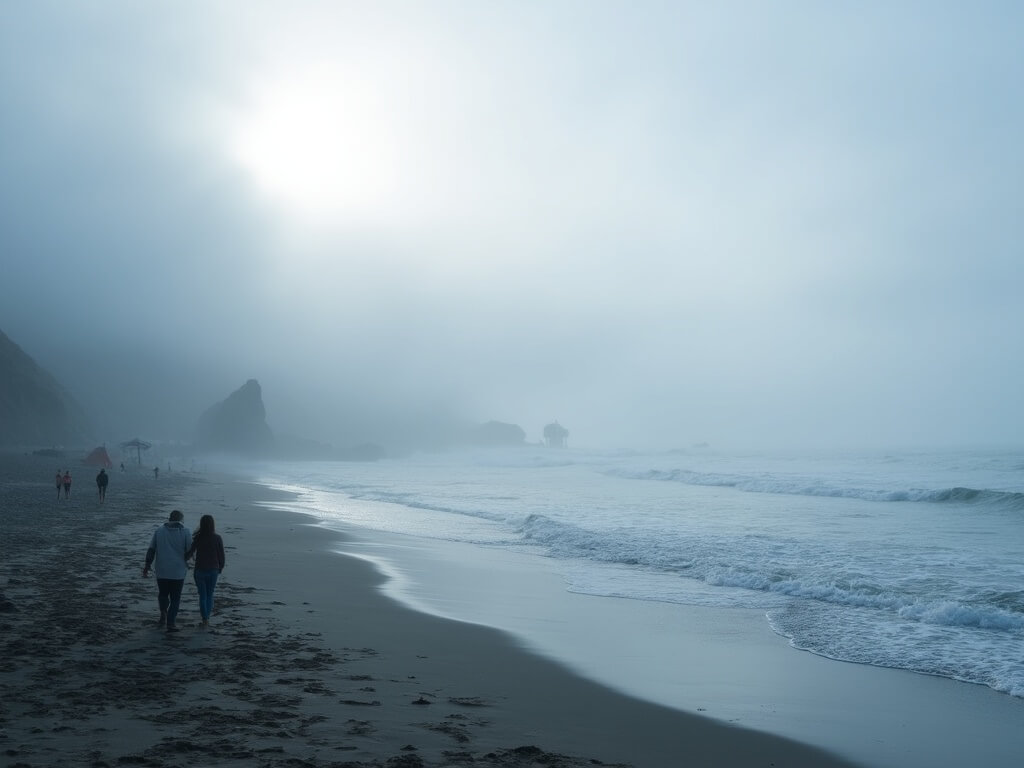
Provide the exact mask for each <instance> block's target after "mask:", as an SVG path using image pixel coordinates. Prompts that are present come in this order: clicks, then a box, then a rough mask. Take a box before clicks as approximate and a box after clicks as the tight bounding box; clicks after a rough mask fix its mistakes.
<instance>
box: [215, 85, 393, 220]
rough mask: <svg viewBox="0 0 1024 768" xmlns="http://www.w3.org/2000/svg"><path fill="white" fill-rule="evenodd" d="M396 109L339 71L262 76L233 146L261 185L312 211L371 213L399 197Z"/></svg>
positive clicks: (320, 214)
mask: <svg viewBox="0 0 1024 768" xmlns="http://www.w3.org/2000/svg"><path fill="white" fill-rule="evenodd" d="M389 112H393V109H391V108H390V107H389V104H388V103H387V101H386V100H385V99H384V98H383V96H382V95H381V94H379V93H375V92H374V91H373V90H372V89H370V88H369V87H367V85H366V84H365V83H362V84H360V83H357V82H353V81H351V80H346V79H345V77H344V76H339V74H338V73H337V72H335V71H322V70H321V71H316V70H312V71H306V72H297V73H293V74H292V75H290V76H289V77H287V78H278V79H275V80H271V81H269V82H262V83H260V84H259V85H258V86H257V87H256V88H254V89H253V96H252V98H251V100H250V104H249V107H248V109H247V110H246V111H245V112H244V113H243V114H242V115H240V116H239V119H238V122H237V125H236V128H235V130H234V131H233V132H232V133H233V136H232V137H231V139H230V141H231V153H232V155H233V156H234V157H235V159H236V161H237V162H238V163H239V164H240V165H241V166H242V168H244V169H245V171H246V172H247V173H248V174H249V176H250V177H251V178H252V180H253V182H254V183H255V185H256V186H257V187H258V188H259V189H260V190H261V192H262V193H263V194H265V195H267V196H268V197H269V198H270V199H272V200H273V201H274V202H275V203H276V204H278V205H281V206H283V207H285V208H287V209H289V211H290V212H291V213H293V214H296V215H299V216H302V217H305V218H327V219H335V218H341V219H365V218H369V217H374V216H376V215H380V214H381V213H382V212H383V211H384V210H385V209H386V208H387V207H388V206H389V205H391V204H392V203H394V202H397V200H396V198H397V197H399V196H400V193H401V190H400V187H399V174H398V168H399V158H398V154H399V148H398V142H397V140H396V135H395V131H394V128H393V126H394V123H395V117H396V116H395V115H394V114H389Z"/></svg>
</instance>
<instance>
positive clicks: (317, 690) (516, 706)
mask: <svg viewBox="0 0 1024 768" xmlns="http://www.w3.org/2000/svg"><path fill="white" fill-rule="evenodd" d="M58 463H60V462H59V461H54V460H53V459H41V458H37V457H29V456H20V455H4V456H3V457H2V461H0V488H2V497H0V498H2V506H0V534H2V537H0V540H2V548H3V559H2V561H0V756H2V760H3V763H4V764H5V765H10V766H52V765H85V766H95V767H96V768H102V767H103V766H123V765H142V766H154V767H160V768H170V767H171V766H186V765H203V766H268V767H276V766H310V767H311V768H312V767H316V768H319V767H320V766H337V767H342V766H347V767H348V768H368V767H369V766H375V767H379V768H416V767H417V766H429V767H434V766H438V767H439V766H483V767H485V768H486V767H489V766H555V767H556V768H557V767H558V766H563V767H564V768H576V767H578V766H592V765H632V766H635V767H636V768H662V767H664V768H670V767H676V766H764V767H765V768H768V767H769V766H779V767H781V766H789V767H790V768H800V767H801V766H818V767H820V768H829V767H830V766H842V765H847V763H844V762H843V761H841V760H840V759H838V758H836V757H833V756H831V755H828V754H826V753H824V752H821V751H819V750H817V749H814V748H811V747H807V746H804V745H802V744H799V743H797V742H794V741H790V740H786V739H783V738H778V737H775V736H771V735H767V734H763V733H758V732H754V731H748V730H744V729H741V728H736V727H732V726H729V725H727V724H723V723H720V722H716V721H712V720H707V719H705V718H702V717H698V716H694V715H690V714H685V713H682V712H679V711H676V710H673V709H669V708H666V707H659V706H657V705H654V704H649V703H646V702H643V701H639V700H637V699H633V698H630V697H629V696H626V695H623V694H620V693H617V692H615V691H612V690H610V689H608V688H605V687H602V686H600V685H598V684H596V683H592V682H589V681H588V680H585V679H583V678H581V677H579V676H577V675H575V674H573V673H571V672H570V671H568V670H567V669H565V668H564V667H562V666H561V665H559V664H556V663H554V662H552V661H549V660H546V659H544V658H541V657H540V656H537V655H533V654H530V653H528V652H526V651H524V650H523V649H522V648H521V647H519V646H518V645H517V644H516V643H515V642H514V641H512V640H511V638H510V637H509V636H507V635H505V634H503V633H501V632H498V631H496V630H492V629H489V628H487V627H483V626H479V625H473V624H466V623H460V622H455V621H451V620H448V619H444V618H440V617H437V616H432V615H429V614H425V613H420V612H417V611H413V610H410V609H409V608H407V607H404V606H403V605H401V604H399V603H397V602H396V601H394V600H392V599H390V598H388V597H387V596H386V595H385V594H383V593H382V591H381V590H380V589H379V587H380V586H381V584H382V582H383V577H382V576H381V575H380V573H379V572H378V571H377V570H376V569H375V568H374V567H373V566H372V564H370V563H368V562H366V561H364V560H360V559H358V558H352V557H342V556H339V555H337V554H335V553H334V552H333V551H332V550H335V549H337V548H338V546H339V543H340V542H339V534H337V533H334V532H331V531H328V530H326V529H324V528H322V527H319V526H317V525H314V524H313V523H315V520H313V519H312V518H308V517H305V516H302V515H298V514H290V513H285V512H282V511H279V510H270V509H266V508H264V507H261V506H257V505H255V504H254V502H255V501H257V500H265V499H267V498H268V497H269V496H270V495H272V494H273V492H271V491H268V490H267V489H265V488H261V487H258V486H254V485H249V484H245V483H240V482H236V481H233V480H231V479H228V478H213V477H204V476H195V475H182V474H170V473H161V475H160V478H159V479H155V478H153V476H152V473H151V472H145V471H140V472H138V473H137V474H136V473H127V474H121V473H120V472H118V471H116V470H115V471H113V472H112V473H111V482H110V488H109V490H108V494H107V500H106V502H105V503H104V504H102V505H101V504H100V503H99V501H98V499H97V496H96V489H95V485H94V483H93V481H92V479H93V477H94V476H95V473H96V471H95V470H90V469H88V468H84V467H78V466H76V465H74V464H72V469H73V472H74V474H75V485H74V486H73V489H72V497H71V499H70V500H61V501H57V500H55V498H54V497H55V490H54V488H53V487H52V477H53V474H54V470H55V468H56V466H57V464H58ZM65 463H67V462H65ZM62 468H63V465H62ZM173 508H178V509H181V510H182V511H183V512H184V513H185V523H186V525H188V526H189V527H190V528H191V527H195V525H196V524H197V523H198V520H199V516H200V515H201V514H206V513H209V514H212V515H213V516H214V517H215V518H216V520H217V528H218V532H220V533H221V534H222V536H223V537H224V540H225V545H226V547H227V560H228V562H227V567H226V568H225V571H224V573H223V575H222V577H221V581H220V582H219V584H218V587H217V594H216V601H215V613H214V616H213V618H212V620H211V626H210V628H208V629H201V628H200V627H199V626H198V618H199V616H198V601H197V598H196V591H195V586H194V584H192V583H191V581H190V580H187V581H186V585H185V590H184V592H183V596H182V612H181V614H180V615H179V619H178V623H179V626H181V627H182V628H183V630H182V631H181V632H179V633H177V634H175V635H168V634H167V633H165V632H163V631H161V630H160V629H159V628H158V627H157V626H156V618H157V606H156V584H155V581H154V580H153V579H143V578H141V576H140V569H141V565H142V562H143V558H144V555H145V549H146V546H147V543H148V541H149V537H150V535H151V533H152V531H153V530H154V528H155V527H156V526H158V525H160V524H162V522H163V521H164V520H166V518H167V515H168V513H169V511H170V510H171V509H173Z"/></svg>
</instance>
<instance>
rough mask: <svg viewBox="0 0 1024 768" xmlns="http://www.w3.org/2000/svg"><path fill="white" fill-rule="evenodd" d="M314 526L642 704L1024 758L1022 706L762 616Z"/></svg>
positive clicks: (883, 760) (432, 608) (892, 745)
mask: <svg viewBox="0 0 1024 768" xmlns="http://www.w3.org/2000/svg"><path fill="white" fill-rule="evenodd" d="M281 507H282V508H283V510H284V511H286V512H288V511H301V510H302V503H301V501H299V502H297V503H288V504H284V505H281ZM305 513H306V514H312V515H314V517H315V518H317V519H318V520H319V522H320V524H321V525H322V526H324V527H325V528H327V529H330V530H340V531H342V532H344V533H345V535H346V541H345V542H344V544H343V545H341V546H339V547H338V548H337V550H336V551H338V552H339V553H341V554H344V555H347V556H352V557H358V558H361V559H364V560H367V561H369V562H372V563H374V564H375V565H376V566H377V567H378V569H379V570H381V572H383V573H386V574H387V575H388V577H389V578H388V580H387V581H386V582H385V583H384V584H382V585H381V589H382V590H383V591H384V592H385V593H386V594H388V595H389V596H390V597H391V598H393V599H395V600H397V601H399V602H401V603H402V604H404V605H406V606H408V607H410V608H412V609H414V610H419V611H423V612H426V613H429V614H432V615H436V616H444V617H447V618H451V619H454V620H458V621H464V622H470V623H474V624H481V625H483V626H488V627H495V628H498V629H500V630H502V631H505V632H508V633H509V634H510V635H512V636H513V637H515V638H516V640H517V642H518V643H519V645H520V646H521V647H523V648H525V649H527V651H528V652H530V653H535V654H539V655H541V656H544V657H545V658H548V659H552V660H555V661H556V662H558V663H560V664H562V665H564V666H565V667H567V668H569V669H571V670H572V671H573V672H574V673H576V674H579V675H582V676H584V677H586V678H588V679H590V680H594V681H596V682H598V683H601V684H603V685H607V686H609V687H611V688H613V689H615V690H617V691H619V692H622V693H624V694H626V695H629V696H633V697H636V698H638V699H642V700H645V701H648V702H653V703H656V704H659V705H663V706H667V707H669V708H672V709H676V710H679V711H683V712H687V713H689V714H698V715H700V716H702V717H708V718H714V719H715V720H716V721H718V722H724V723H729V724H734V725H738V726H740V727H743V728H751V729H755V730H758V731H761V732H765V733H771V734H775V735H780V736H784V737H786V738H791V739H794V740H796V741H799V742H802V743H806V744H811V745H814V746H817V747H819V748H822V749H825V750H828V751H830V752H833V753H836V754H839V755H842V756H844V757H845V758H846V759H850V760H853V761H855V762H857V763H860V764H864V765H871V766H884V767H885V768H889V767H890V766H891V767H892V768H936V767H942V766H949V767H950V768H953V767H954V766H960V765H963V764H971V763H974V762H977V763H979V764H984V765H986V766H991V767H992V768H1003V767H1004V766H1005V768H1013V767H1015V766H1016V765H1017V764H1018V762H1019V755H1020V754H1021V753H1022V752H1024V734H1022V733H1021V732H1020V729H1019V723H1020V722H1021V718H1022V717H1024V701H1022V700H1020V699H1018V698H1014V697H1012V696H1009V695H1008V694H1005V693H1001V692H998V691H994V690H992V689H990V688H987V687H985V686H981V685H975V684H971V683H965V682H961V681H957V680H953V679H950V678H944V677H939V676H930V675H923V674H920V673H916V672H912V671H909V670H902V669H892V668H887V667H881V666H870V665H865V664H857V663H852V662H844V661H840V660H835V659H830V658H828V657H825V656H821V655H817V654H813V653H811V652H809V651H803V650H799V649H796V648H794V647H793V646H792V645H790V643H789V641H788V640H787V639H786V638H785V637H783V636H781V635H779V634H777V633H776V632H774V631H773V630H772V629H771V627H770V625H769V624H768V622H767V619H766V618H765V617H764V615H763V613H762V612H761V611H758V610H756V609H738V608H712V607H701V606H691V605H681V604H676V603H654V602H650V601H638V600H630V599H623V598H613V597H602V596H595V595H587V594H577V593H571V592H568V591H567V589H566V586H565V581H564V578H563V575H562V574H561V573H560V572H558V568H557V567H556V566H554V565H552V564H551V561H549V560H547V559H546V558H542V557H538V556H536V555H527V554H522V553H515V552H510V551H508V550H503V549H500V548H489V547H487V546H479V545H473V544H466V543H459V542H451V541H443V540H437V539H427V538H420V537H416V536H409V535H405V534H394V533H382V532H379V531H376V530H374V531H367V530H365V529H359V528H356V527H354V526H351V525H347V524H344V523H340V524H339V523H336V522H334V521H332V520H331V519H330V518H327V517H319V516H318V515H316V513H314V512H311V511H309V510H306V511H305Z"/></svg>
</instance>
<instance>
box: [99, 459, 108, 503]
mask: <svg viewBox="0 0 1024 768" xmlns="http://www.w3.org/2000/svg"><path fill="white" fill-rule="evenodd" d="M109 482H110V476H109V475H108V474H107V470H105V469H103V468H102V467H100V473H99V474H98V475H96V490H98V491H99V494H100V503H102V502H103V500H104V499H105V498H107V483H109Z"/></svg>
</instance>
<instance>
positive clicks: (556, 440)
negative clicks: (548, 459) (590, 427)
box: [544, 421, 569, 448]
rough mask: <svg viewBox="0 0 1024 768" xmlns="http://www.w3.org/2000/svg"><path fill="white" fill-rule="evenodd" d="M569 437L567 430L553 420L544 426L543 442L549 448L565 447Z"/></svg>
mask: <svg viewBox="0 0 1024 768" xmlns="http://www.w3.org/2000/svg"><path fill="white" fill-rule="evenodd" d="M568 439H569V430H568V429H566V428H565V427H563V426H562V425H561V424H559V423H558V422H557V421H553V422H551V423H550V424H548V425H547V426H546V427H544V442H545V443H547V445H548V447H549V448H565V446H566V443H567V441H568Z"/></svg>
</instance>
